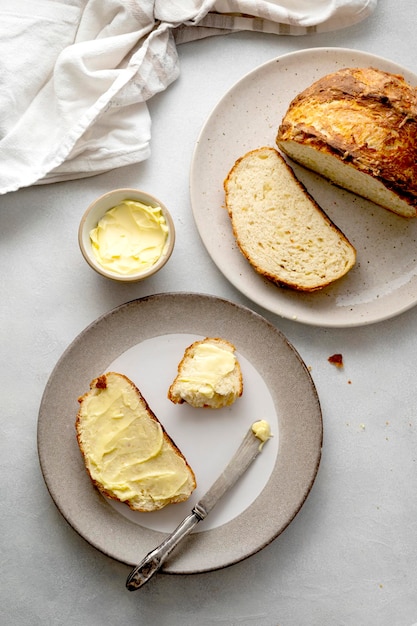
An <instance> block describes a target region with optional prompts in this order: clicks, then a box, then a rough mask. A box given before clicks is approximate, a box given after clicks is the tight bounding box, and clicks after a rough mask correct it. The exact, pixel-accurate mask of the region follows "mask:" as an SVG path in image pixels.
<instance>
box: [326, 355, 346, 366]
mask: <svg viewBox="0 0 417 626" xmlns="http://www.w3.org/2000/svg"><path fill="white" fill-rule="evenodd" d="M327 360H328V361H329V363H332V365H335V366H336V367H343V355H342V354H333V355H332V356H329V358H328V359H327Z"/></svg>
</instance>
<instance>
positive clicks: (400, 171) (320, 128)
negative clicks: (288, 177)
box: [277, 67, 417, 207]
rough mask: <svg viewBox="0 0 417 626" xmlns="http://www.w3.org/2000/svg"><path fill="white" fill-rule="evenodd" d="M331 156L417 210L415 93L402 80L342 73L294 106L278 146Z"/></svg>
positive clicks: (368, 72) (360, 71)
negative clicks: (301, 146) (296, 146)
mask: <svg viewBox="0 0 417 626" xmlns="http://www.w3.org/2000/svg"><path fill="white" fill-rule="evenodd" d="M290 140H292V141H295V142H297V143H300V144H304V145H309V146H311V147H314V148H315V149H317V150H319V151H322V152H324V153H328V154H331V155H333V156H335V157H336V158H338V159H340V160H341V161H343V162H345V163H350V164H352V165H353V166H354V167H355V168H357V169H359V170H360V171H362V172H365V173H367V174H369V175H371V176H372V177H374V178H376V179H377V180H379V181H380V182H381V183H382V184H383V185H384V186H385V187H386V188H387V189H389V190H391V191H393V192H394V193H396V194H398V195H399V196H400V197H401V198H402V199H403V200H405V201H406V202H407V203H408V204H410V205H411V206H413V207H417V91H416V89H415V88H413V87H411V86H410V85H409V84H408V83H407V82H406V81H405V80H404V78H403V77H402V76H399V75H396V74H390V73H387V72H383V71H381V70H378V69H375V68H372V67H368V68H344V69H342V70H339V71H338V72H335V73H332V74H328V75H327V76H324V77H323V78H321V79H319V80H318V81H316V82H315V83H313V84H312V85H311V86H310V87H308V88H307V89H305V90H304V91H303V92H302V93H300V94H299V95H298V96H296V97H295V98H294V100H293V101H292V102H291V103H290V106H289V108H288V111H287V113H286V114H285V116H284V118H283V120H282V123H281V125H280V127H279V129H278V134H277V143H278V145H279V146H280V147H282V146H281V142H285V141H290Z"/></svg>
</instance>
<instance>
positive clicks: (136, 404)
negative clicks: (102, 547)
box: [76, 372, 196, 511]
mask: <svg viewBox="0 0 417 626" xmlns="http://www.w3.org/2000/svg"><path fill="white" fill-rule="evenodd" d="M78 401H79V403H80V406H79V410H78V414H77V419H76V432H77V440H78V444H79V447H80V450H81V453H82V455H83V458H84V462H85V465H86V468H87V471H88V473H89V475H90V477H91V480H92V481H93V483H94V485H95V486H96V487H97V489H98V490H99V491H100V492H101V493H102V494H103V495H105V496H107V497H109V498H113V499H115V500H119V501H121V502H125V503H126V504H127V505H128V506H129V507H130V508H131V509H134V510H137V511H156V510H158V509H162V508H163V507H165V506H166V505H168V504H171V503H175V502H183V501H184V500H187V499H188V498H189V497H190V495H191V493H192V492H193V490H194V489H195V487H196V480H195V476H194V472H193V470H192V469H191V467H190V466H189V464H188V463H187V460H186V459H185V457H184V456H183V454H182V453H181V452H180V450H179V449H178V448H177V446H176V445H175V443H174V442H173V441H172V439H171V438H170V437H169V436H168V434H167V433H166V431H165V429H164V428H163V426H162V424H161V423H160V422H159V420H158V419H157V417H156V416H155V415H154V413H153V412H152V411H151V409H150V407H149V406H148V404H147V402H146V400H145V399H144V398H143V396H142V395H141V393H140V391H139V390H138V389H137V387H136V386H135V385H134V383H133V382H132V381H131V380H129V379H128V378H127V377H126V376H124V375H123V374H118V373H116V372H108V373H106V374H103V375H102V376H99V377H98V378H96V379H94V380H93V381H92V382H91V384H90V390H89V391H88V392H87V393H86V394H84V395H83V396H81V397H80V398H79V400H78Z"/></svg>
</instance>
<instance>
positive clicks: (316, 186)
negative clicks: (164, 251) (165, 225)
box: [190, 48, 417, 327]
mask: <svg viewBox="0 0 417 626" xmlns="http://www.w3.org/2000/svg"><path fill="white" fill-rule="evenodd" d="M370 65H371V66H374V67H378V68H380V69H382V70H386V71H389V72H394V73H399V74H402V75H403V76H404V77H405V78H406V80H408V81H409V82H410V83H411V84H413V85H417V76H416V75H415V74H413V73H411V72H410V71H409V70H407V69H405V68H403V67H400V66H398V65H396V64H394V63H392V62H390V61H388V60H386V59H382V58H380V57H377V56H374V55H371V54H367V53H364V52H358V51H356V50H346V49H342V48H317V49H310V50H302V51H299V52H294V53H291V54H287V55H284V56H282V57H279V58H276V59H273V60H272V61H269V62H267V63H265V64H263V65H261V66H260V67H258V68H257V69H255V70H254V71H252V72H250V73H249V74H247V75H246V76H244V77H243V78H242V79H241V80H240V81H239V82H238V83H236V84H235V85H234V86H233V87H232V88H231V89H230V90H229V91H228V92H227V93H226V95H225V96H224V97H223V98H222V100H221V101H220V102H219V103H218V105H217V106H216V107H215V109H214V110H213V112H212V113H211V115H210V116H209V118H208V120H207V122H206V123H205V125H204V127H203V129H202V131H201V133H200V136H199V138H198V141H197V145H196V148H195V153H194V158H193V163H192V168H191V181H190V190H191V202H192V208H193V213H194V218H195V221H196V224H197V228H198V230H199V233H200V236H201V238H202V241H203V243H204V245H205V246H206V248H207V251H208V252H209V254H210V255H211V257H212V259H213V261H214V262H215V263H216V265H217V266H218V268H219V269H220V270H221V271H222V272H223V274H224V276H225V277H226V278H227V279H228V280H229V281H230V282H231V283H232V284H233V285H234V286H235V287H236V288H237V289H239V290H240V291H241V292H242V293H243V294H245V295H246V296H247V297H248V298H250V299H251V300H252V301H254V302H256V303H257V304H259V305H261V306H263V307H264V308H265V309H267V310H269V311H272V312H273V313H276V314H278V315H281V316H282V317H285V318H288V319H292V320H297V321H299V322H304V323H306V324H311V325H316V326H334V327H343V326H359V325H364V324H369V323H372V322H377V321H380V320H383V319H387V318H390V317H393V316H395V315H397V314H399V313H401V312H403V311H405V310H407V309H409V308H411V307H412V306H414V305H415V304H416V301H417V253H416V250H417V244H416V239H417V220H406V219H404V218H401V217H399V216H396V215H394V214H392V213H390V212H389V211H387V210H386V209H382V208H381V207H378V206H376V205H374V204H373V203H371V202H368V201H367V200H364V199H361V198H359V197H358V196H355V195H354V194H351V193H348V192H346V191H343V190H341V189H338V188H337V187H335V186H333V185H331V184H330V183H328V182H327V181H325V180H324V179H323V178H321V177H320V176H318V175H316V174H313V173H311V172H309V171H307V170H306V169H304V168H302V167H300V166H294V170H295V172H296V174H297V176H298V177H299V178H300V180H302V182H303V183H304V184H305V186H306V187H307V189H308V190H309V191H310V193H311V194H312V196H313V197H314V198H315V199H316V200H317V201H318V203H319V204H320V205H321V206H322V207H323V209H324V210H325V211H326V213H328V215H329V216H330V217H331V219H332V220H333V221H334V222H335V223H336V224H337V226H339V228H340V229H341V230H342V231H343V232H344V233H345V235H346V236H347V237H348V239H349V240H350V241H351V242H352V243H353V245H354V246H355V247H356V249H357V264H356V266H355V268H354V269H353V270H351V271H350V272H349V274H348V275H347V276H346V277H344V278H343V279H342V280H340V281H338V282H337V283H335V284H334V285H332V286H330V287H328V288H326V289H324V290H323V291H319V292H315V293H313V294H302V293H296V292H293V291H289V290H284V289H280V288H279V287H276V286H275V285H273V283H271V282H269V281H267V280H265V279H263V278H262V277H261V276H259V275H258V274H256V273H255V272H254V270H253V269H252V268H251V266H250V265H249V263H248V262H247V261H246V260H245V259H244V257H243V255H242V254H241V253H240V251H239V249H238V248H237V246H236V242H235V240H234V237H233V234H232V230H231V226H230V220H229V217H228V215H227V212H226V210H225V209H224V191H223V180H224V178H225V177H226V175H227V174H228V172H229V170H230V169H231V167H232V166H233V164H234V162H235V160H236V159H237V158H238V157H240V156H242V155H243V154H245V153H246V152H248V151H249V150H252V149H255V148H258V147H261V146H264V145H270V146H274V147H275V146H276V144H275V137H276V133H277V129H278V126H279V123H280V120H281V119H282V117H283V115H284V113H285V111H286V109H287V107H288V105H289V103H290V101H291V100H292V98H293V97H294V96H295V95H296V94H297V93H299V92H300V91H302V90H303V89H304V88H306V87H307V86H308V85H310V84H311V83H312V82H313V81H314V80H317V79H318V78H320V77H321V76H323V75H325V74H327V73H329V72H333V71H335V70H337V69H340V68H342V67H354V66H361V67H367V66H370Z"/></svg>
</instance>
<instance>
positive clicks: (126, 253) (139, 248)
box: [78, 189, 175, 282]
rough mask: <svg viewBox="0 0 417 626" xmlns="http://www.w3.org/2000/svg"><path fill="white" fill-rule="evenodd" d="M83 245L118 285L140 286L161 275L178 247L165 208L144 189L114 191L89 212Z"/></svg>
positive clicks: (92, 263)
mask: <svg viewBox="0 0 417 626" xmlns="http://www.w3.org/2000/svg"><path fill="white" fill-rule="evenodd" d="M78 242H79V245H80V249H81V252H82V254H83V256H84V258H85V260H86V261H87V263H88V264H89V265H90V266H91V267H92V268H93V269H94V270H95V271H96V272H98V273H99V274H101V275H102V276H105V277H106V278H110V279H113V280H116V281H121V282H137V281H140V280H143V279H144V278H147V277H149V276H152V275H153V274H155V273H156V272H158V271H159V270H160V269H161V268H162V267H163V266H164V265H165V263H166V262H167V261H168V259H169V258H170V256H171V254H172V251H173V249H174V243H175V227H174V222H173V219H172V217H171V214H170V213H169V211H168V209H167V208H166V206H165V205H164V204H163V203H162V202H160V201H159V200H158V199H157V198H155V197H154V196H152V195H150V194H149V193H146V192H144V191H141V190H139V189H115V190H113V191H109V192H108V193H105V194H104V195H102V196H100V197H99V198H97V199H96V200H95V201H94V202H92V203H91V204H90V206H89V207H88V208H87V210H86V212H85V213H84V215H83V217H82V219H81V222H80V226H79V230H78Z"/></svg>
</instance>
